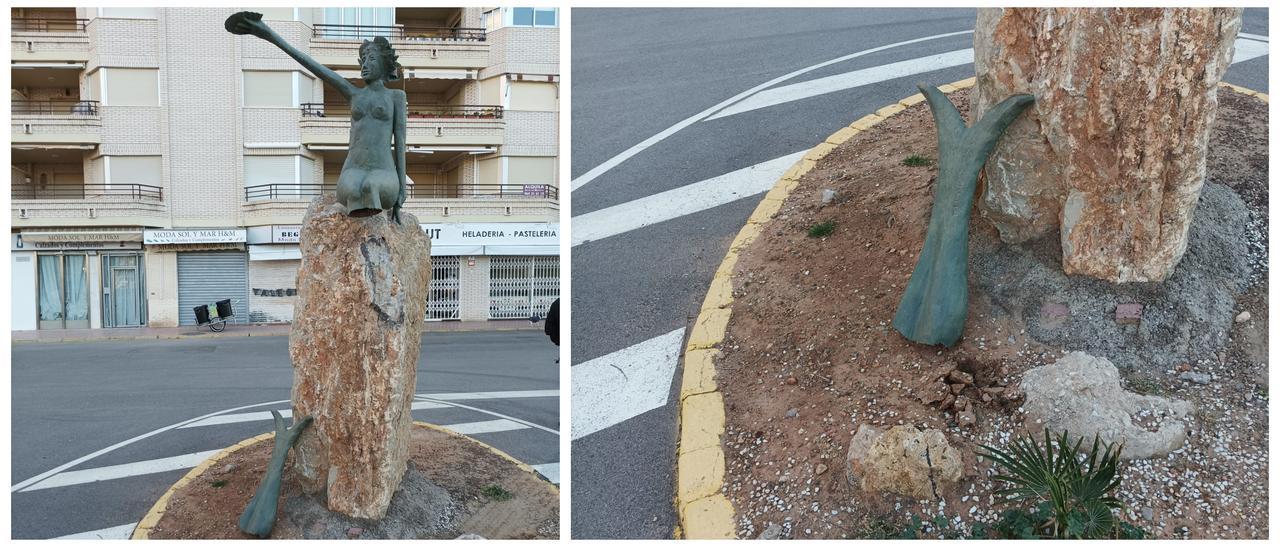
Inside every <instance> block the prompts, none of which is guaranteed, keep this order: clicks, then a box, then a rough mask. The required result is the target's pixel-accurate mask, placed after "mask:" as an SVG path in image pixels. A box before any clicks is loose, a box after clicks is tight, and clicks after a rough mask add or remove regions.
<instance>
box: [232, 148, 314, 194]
mask: <svg viewBox="0 0 1280 548" xmlns="http://www.w3.org/2000/svg"><path fill="white" fill-rule="evenodd" d="M315 170H316V163H315V160H312V159H311V158H307V157H306V156H299V155H296V154H295V155H287V156H245V157H244V186H245V199H246V200H248V201H251V202H252V201H257V200H293V199H304V198H305V199H311V198H312V197H314V196H316V195H317V194H319V193H320V191H321V188H320V186H319V185H316V184H315Z"/></svg>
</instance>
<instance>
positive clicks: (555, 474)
mask: <svg viewBox="0 0 1280 548" xmlns="http://www.w3.org/2000/svg"><path fill="white" fill-rule="evenodd" d="M533 469H534V470H536V471H537V472H538V473H539V474H542V477H544V478H547V481H550V482H551V483H554V484H556V485H560V463H558V462H553V463H550V464H539V465H537V466H534V467H533Z"/></svg>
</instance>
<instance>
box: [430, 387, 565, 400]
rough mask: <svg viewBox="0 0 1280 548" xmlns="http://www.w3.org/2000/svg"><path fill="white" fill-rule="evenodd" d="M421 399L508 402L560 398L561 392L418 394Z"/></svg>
mask: <svg viewBox="0 0 1280 548" xmlns="http://www.w3.org/2000/svg"><path fill="white" fill-rule="evenodd" d="M418 397H420V398H431V399H433V400H444V401H463V400H506V399H515V398H558V397H560V391H559V390H515V391H509V392H445V393H441V394H418Z"/></svg>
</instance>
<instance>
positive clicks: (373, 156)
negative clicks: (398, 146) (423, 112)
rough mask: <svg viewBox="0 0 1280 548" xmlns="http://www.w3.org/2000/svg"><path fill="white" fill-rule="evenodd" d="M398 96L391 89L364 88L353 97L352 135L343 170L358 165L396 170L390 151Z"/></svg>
mask: <svg viewBox="0 0 1280 548" xmlns="http://www.w3.org/2000/svg"><path fill="white" fill-rule="evenodd" d="M394 115H395V97H394V95H393V94H392V93H391V91H390V90H379V91H372V90H369V89H361V90H360V91H358V92H357V93H356V94H355V95H353V96H352V97H351V136H350V141H349V145H348V149H349V150H348V151H347V160H346V162H345V163H344V164H343V169H344V170H345V169H347V167H349V166H356V167H361V168H370V169H391V170H394V169H395V162H394V161H393V160H394V158H393V156H392V151H391V130H392V123H391V117H392V116H394Z"/></svg>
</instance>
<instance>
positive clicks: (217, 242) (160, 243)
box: [144, 228, 250, 325]
mask: <svg viewBox="0 0 1280 548" xmlns="http://www.w3.org/2000/svg"><path fill="white" fill-rule="evenodd" d="M245 241H246V233H245V229H243V228H215V229H175V230H147V231H146V234H145V238H144V243H146V245H147V249H148V251H149V252H153V253H157V254H172V255H173V262H174V268H173V272H174V275H175V277H176V280H175V281H176V284H175V285H176V287H177V299H176V300H177V303H176V304H177V314H176V316H175V315H173V314H166V315H165V317H166V323H167V322H171V321H172V319H174V318H176V320H177V321H176V323H177V325H196V317H195V310H194V309H195V307H197V306H200V305H207V304H210V303H214V302H217V301H220V300H223V299H230V300H231V308H232V310H233V311H234V313H235V315H234V317H233V318H232V320H231V323H242V324H243V323H249V320H250V318H249V276H248V259H249V257H248V253H246V252H245V249H244V247H245Z"/></svg>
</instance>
